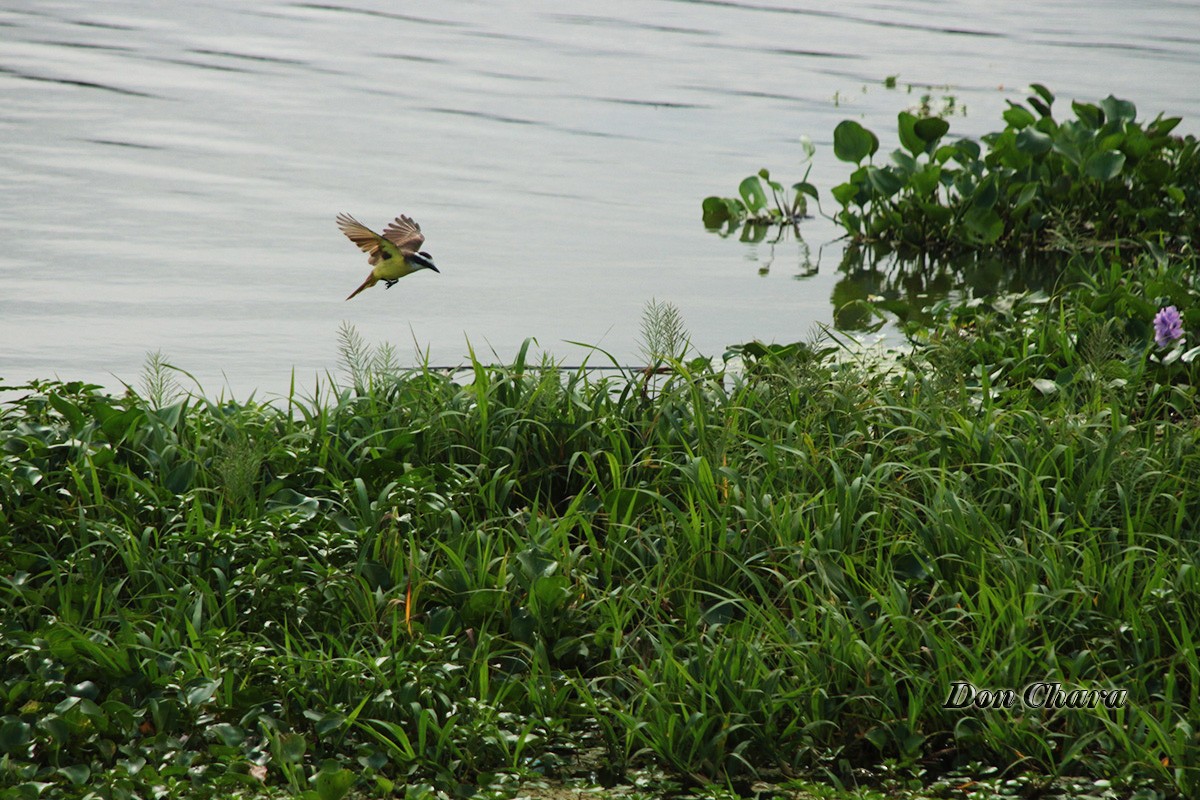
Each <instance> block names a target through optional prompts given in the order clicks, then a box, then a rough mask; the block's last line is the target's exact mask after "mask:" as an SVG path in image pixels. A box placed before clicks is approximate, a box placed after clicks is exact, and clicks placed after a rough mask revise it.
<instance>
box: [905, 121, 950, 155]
mask: <svg viewBox="0 0 1200 800" xmlns="http://www.w3.org/2000/svg"><path fill="white" fill-rule="evenodd" d="M913 130H914V131H915V132H916V134H917V136H920V137H921V140H922V141H923V142H925V146H926V148H930V147H932V146H933V145H934V144H935V143H936V142H937V140H938V139H941V138H942V137H943V136H945V135H946V134H947V133H948V132H949V131H950V123H949V122H946V120H944V119H942V118H941V117H925V118H924V119H919V120H917V124H916V125H914V126H913Z"/></svg>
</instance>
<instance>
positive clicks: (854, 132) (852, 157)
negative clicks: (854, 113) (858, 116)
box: [833, 119, 879, 164]
mask: <svg viewBox="0 0 1200 800" xmlns="http://www.w3.org/2000/svg"><path fill="white" fill-rule="evenodd" d="M878 149H879V139H877V138H876V137H875V134H873V133H871V132H870V131H869V130H867V129H866V128H864V127H863V126H862V125H859V124H858V123H857V122H855V121H854V120H851V119H847V120H843V121H842V122H839V123H838V126H837V127H836V128H834V129H833V154H834V155H835V156H837V157H838V159H839V160H841V161H847V162H849V163H851V164H860V163H862V160H863V159H864V158H866V157H867V156H870V155H873V154H874V153H875V151H876V150H878Z"/></svg>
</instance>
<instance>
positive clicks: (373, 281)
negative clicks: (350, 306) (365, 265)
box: [346, 270, 379, 300]
mask: <svg viewBox="0 0 1200 800" xmlns="http://www.w3.org/2000/svg"><path fill="white" fill-rule="evenodd" d="M377 283H379V278H376V277H375V272H374V270H372V271H371V274H370V275H368V276H367V279H366V280H365V281H363V282H362V286H360V287H358V288H357V289H355V290H354V291H353V292H351V293H350V297H354V295H356V294H358V293H359V292H361V291H362V290H363V289H370V288H371V287H372V286H374V285H375V284H377ZM350 297H347V298H346V299H347V300H349V299H350Z"/></svg>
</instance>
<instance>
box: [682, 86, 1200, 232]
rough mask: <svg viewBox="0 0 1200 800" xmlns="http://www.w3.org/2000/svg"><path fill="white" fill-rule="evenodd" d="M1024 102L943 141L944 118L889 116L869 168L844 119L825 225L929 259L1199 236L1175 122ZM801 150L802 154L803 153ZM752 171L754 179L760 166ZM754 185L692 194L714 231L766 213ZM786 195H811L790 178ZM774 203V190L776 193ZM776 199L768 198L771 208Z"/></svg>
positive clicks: (867, 147)
mask: <svg viewBox="0 0 1200 800" xmlns="http://www.w3.org/2000/svg"><path fill="white" fill-rule="evenodd" d="M1032 88H1033V90H1034V94H1033V95H1032V96H1030V97H1029V98H1028V100H1027V101H1026V103H1025V104H1022V103H1015V102H1012V101H1009V107H1008V109H1007V110H1006V111H1005V112H1004V115H1003V116H1004V122H1005V126H1004V128H1003V129H1002V130H1000V131H997V132H994V133H989V134H987V135H985V136H983V137H982V142H978V141H975V140H974V139H971V138H966V137H964V138H960V139H957V140H954V141H948V140H947V136H948V133H949V130H950V125H949V123H948V122H947V121H946V120H944V119H941V118H939V117H936V116H920V115H919V114H914V113H911V112H908V111H902V112H900V114H899V116H898V123H897V134H898V138H899V141H900V145H901V146H900V147H899V148H897V149H895V150H893V151H892V153H891V155H890V159H889V162H890V163H882V164H877V163H875V159H874V157H875V155H876V154H877V153H878V151H879V138H878V137H877V136H876V135H875V133H873V132H872V131H870V130H868V129H866V128H864V127H863V126H862V125H861V124H859V123H858V122H855V121H853V120H846V121H844V122H842V123H841V124H840V125H838V126H837V128H836V129H835V130H834V135H833V150H834V154H835V155H836V156H837V157H838V158H839V159H840V160H842V161H845V162H849V163H851V164H854V165H855V170H854V171H853V172H852V173H851V174H850V176H849V177H848V178H847V179H846V180H845V181H844V182H843V183H841V184H839V185H837V186H835V187H833V188H832V189H831V190H830V194H831V195H832V196H833V199H834V200H835V201H837V203H838V204H839V206H840V208H839V210H838V211H837V212H835V213H834V215H833V219H834V220H835V221H836V222H837V223H838V224H839V225H841V226H842V227H843V228H844V229H845V230H846V232H847V234H848V235H849V236H850V237H852V238H853V239H854V240H856V241H860V242H861V241H865V242H882V243H885V244H887V245H889V246H892V247H901V246H906V247H914V248H919V249H920V250H921V251H923V252H926V253H930V254H933V255H940V254H945V253H949V252H953V251H960V250H970V249H977V248H981V247H1003V248H1007V249H1013V250H1015V249H1018V248H1020V249H1025V250H1048V251H1061V252H1078V251H1083V250H1094V249H1097V248H1105V247H1118V248H1119V247H1142V246H1145V245H1146V244H1147V243H1149V244H1150V245H1151V246H1153V247H1156V248H1158V249H1160V250H1165V251H1176V252H1194V249H1195V242H1196V239H1197V236H1198V235H1200V141H1198V140H1197V139H1196V138H1195V137H1194V136H1191V135H1187V136H1179V135H1175V134H1173V133H1172V132H1173V131H1174V129H1175V128H1176V126H1178V124H1179V122H1180V119H1179V118H1178V117H1164V116H1163V115H1161V114H1159V115H1158V116H1157V117H1155V118H1154V119H1153V120H1151V121H1149V122H1142V121H1139V120H1138V119H1137V111H1136V108H1135V107H1134V105H1133V103H1131V102H1128V101H1126V100H1119V99H1117V98H1115V97H1112V96H1109V97H1107V98H1105V99H1104V100H1102V101H1100V103H1098V104H1093V103H1084V102H1074V103H1072V104H1071V109H1072V112H1073V115H1074V116H1073V118H1072V119H1066V120H1058V119H1055V117H1054V114H1053V109H1052V106H1053V104H1054V100H1055V98H1054V95H1053V94H1052V93H1051V92H1050V90H1048V89H1047V88H1046V87H1044V86H1042V85H1040V84H1034V85H1033V87H1032ZM808 154H809V155H810V156H811V151H808ZM764 172H765V171H764ZM756 185H757V183H756V179H755V178H753V176H752V177H751V178H747V179H746V181H743V183H742V185H741V187H740V191H741V194H742V198H743V199H742V200H738V199H737V198H719V197H710V198H706V199H705V200H704V203H703V212H704V222H705V224H706V225H707V226H708V227H710V228H714V229H717V228H720V227H721V226H722V225H724V226H725V227H726V228H727V231H726V232H727V233H728V232H730V231H731V230H732V229H733V228H736V226H737V224H738V223H740V222H741V221H742V220H743V219H745V218H747V217H750V218H751V221H768V222H776V221H792V218H791V217H786V215H784V214H782V213H778V214H774V215H773V216H771V217H767V218H758V217H756V216H755V215H756V214H759V210H758V209H760V208H762V207H764V206H765V205H766V201H765V195H763V193H762V189H761V187H759V188H758V189H757V190H755V186H756ZM794 188H795V189H796V191H797V194H796V197H797V199H798V200H803V199H804V197H803V196H804V195H805V194H808V195H809V196H811V197H813V198H814V199H815V198H816V197H817V190H816V189H815V188H813V187H812V186H811V184H808V183H807V182H804V183H800V184H796V186H795V187H794ZM777 195H778V193H777ZM777 202H778V201H777Z"/></svg>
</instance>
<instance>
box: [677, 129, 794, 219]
mask: <svg viewBox="0 0 1200 800" xmlns="http://www.w3.org/2000/svg"><path fill="white" fill-rule="evenodd" d="M800 145H801V148H802V150H803V152H804V161H803V162H802V163H805V162H808V164H809V166H808V169H807V170H805V172H804V177H803V178H801V179H800V180H799V181H798V182H796V183H794V184H792V187H791V194H790V195H789V194H788V191H787V190H786V189H785V188H784V187H783V184H781V183H779V182H778V181H774V180H771V173H770V171H769V170H767V169H766V168H765V167H764V168H763V169H760V170H759V171H758V174H757V175H751V176H749V177H747V178H745V179H744V180H742V182H741V183H740V184H739V185H738V194H739V195H740V197H718V196H715V195H714V196H712V197H706V198H704V202H703V203H702V204H701V208H702V211H703V220H704V226H705V227H706V228H709V229H710V230H721V229H724V231H725V233H726V235H728V234H729V233H732V232H733V231H734V230H736V229H737V227H738V225H740V224H741V223H743V222H745V223H746V224H747V228H750V227H762V228H765V227H766V226H770V225H785V224H786V225H796V224H797V223H799V221H800V220H801V219H803V218H804V217H805V216H806V215H807V214H808V198H809V197H811V198H813V199H814V200H816V199H817V189H816V187H815V186H813V185H812V184H811V183H809V182H808V176H809V173H811V172H812V164H811V161H812V157H813V154H814V153H815V152H816V148H815V146H814V145H813V143H812V142H811V141H810V140H809V139H808V138H807V137H804V138H802V139H801V142H800ZM764 183H765V184H766V187H767V189H770V191H771V195H770V198H768V196H767V190H766V189H764V188H763V184H764ZM772 203H773V205H772Z"/></svg>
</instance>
